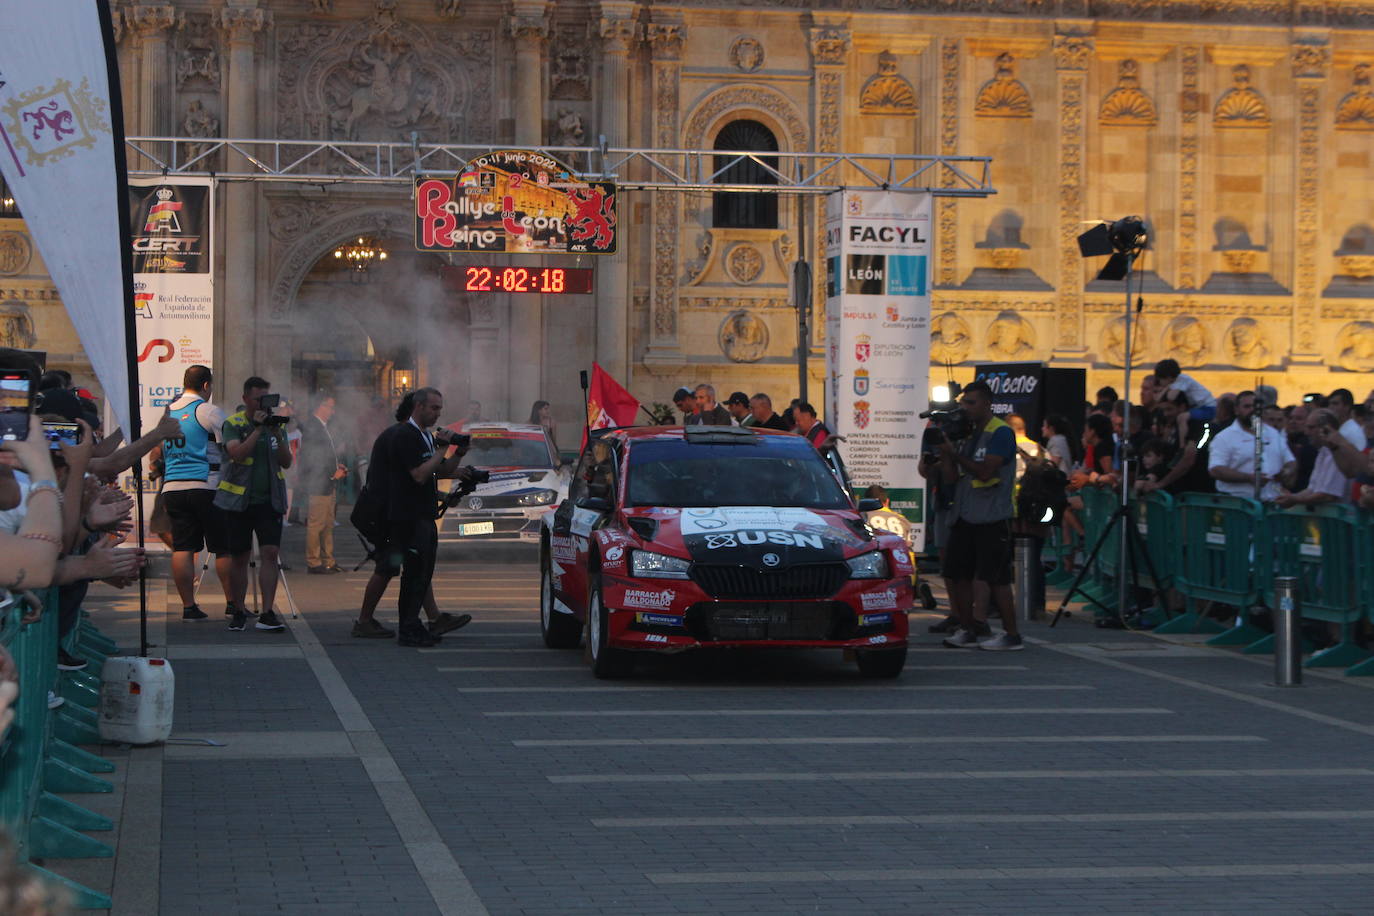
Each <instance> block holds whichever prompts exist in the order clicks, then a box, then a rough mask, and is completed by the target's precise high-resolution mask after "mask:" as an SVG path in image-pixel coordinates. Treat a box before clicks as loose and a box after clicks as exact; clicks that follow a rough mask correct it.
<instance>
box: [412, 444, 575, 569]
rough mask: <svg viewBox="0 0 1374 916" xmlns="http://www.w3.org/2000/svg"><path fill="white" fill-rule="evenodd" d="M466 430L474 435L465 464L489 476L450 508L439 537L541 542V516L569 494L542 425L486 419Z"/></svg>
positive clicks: (568, 470) (566, 473)
mask: <svg viewBox="0 0 1374 916" xmlns="http://www.w3.org/2000/svg"><path fill="white" fill-rule="evenodd" d="M463 433H464V434H466V435H469V436H471V437H472V443H471V445H470V447H469V449H468V453H467V455H466V456H465V457H464V458H463V464H465V465H472V466H473V467H475V468H478V469H479V470H483V471H486V472H487V473H488V474H490V475H491V479H490V480H489V481H487V482H486V483H480V484H478V485H477V488H476V489H475V490H473V491H472V492H471V493H467V494H465V495H463V496H460V497H458V499H457V501H456V503H455V504H453V505H451V506H450V507H449V509H448V511H447V512H445V513H444V516H443V518H442V519H440V521H439V539H440V540H442V541H530V542H531V543H538V541H539V532H540V525H541V524H542V519H543V517H544V515H545V513H548V512H551V511H553V509H554V508H555V507H556V506H557V505H558V504H559V503H560V502H562V501H563V499H564V498H565V497H566V496H567V495H568V479H569V477H570V476H571V468H569V467H566V466H563V465H562V463H561V462H560V461H559V458H558V451H557V449H555V448H554V444H553V442H552V441H551V440H550V439H549V436H548V433H547V432H546V431H545V429H544V427H542V426H538V425H535V424H532V423H492V422H487V421H482V422H480V423H475V424H473V425H471V426H467V427H465V428H464V429H463ZM457 485H458V484H457V481H455V482H454V484H453V488H456V487H457ZM453 488H450V489H451V490H452V489H453Z"/></svg>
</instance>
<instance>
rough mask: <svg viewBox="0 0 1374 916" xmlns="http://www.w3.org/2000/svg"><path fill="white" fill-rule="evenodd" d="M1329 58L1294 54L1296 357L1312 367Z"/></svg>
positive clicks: (1323, 50)
mask: <svg viewBox="0 0 1374 916" xmlns="http://www.w3.org/2000/svg"><path fill="white" fill-rule="evenodd" d="M1329 56H1330V48H1328V47H1327V46H1325V45H1311V44H1299V45H1296V46H1295V47H1294V49H1293V81H1294V83H1296V84H1297V102H1298V105H1297V109H1298V112H1297V114H1298V117H1297V121H1298V131H1297V134H1298V135H1297V149H1296V150H1295V152H1296V156H1295V159H1296V160H1297V163H1296V164H1297V169H1296V171H1297V179H1298V182H1297V184H1298V187H1297V194H1296V200H1295V204H1296V214H1295V215H1296V220H1295V222H1296V223H1297V227H1296V228H1297V231H1296V233H1295V234H1294V238H1293V248H1294V250H1295V251H1296V252H1297V259H1296V264H1295V265H1294V266H1295V268H1296V269H1295V270H1294V272H1293V332H1294V333H1293V337H1294V344H1295V346H1294V347H1293V351H1294V355H1295V356H1297V357H1299V358H1301V359H1304V360H1313V361H1315V359H1316V357H1317V355H1318V353H1319V350H1318V345H1317V335H1316V328H1317V313H1318V310H1319V301H1318V299H1319V293H1318V285H1319V279H1318V276H1317V246H1318V239H1319V238H1320V237H1321V234H1322V207H1321V197H1322V194H1321V140H1322V127H1323V125H1322V107H1323V106H1322V92H1323V87H1322V84H1323V82H1324V81H1325V78H1326V65H1327V61H1328V59H1329Z"/></svg>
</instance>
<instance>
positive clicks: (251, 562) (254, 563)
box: [194, 534, 367, 618]
mask: <svg viewBox="0 0 1374 916" xmlns="http://www.w3.org/2000/svg"><path fill="white" fill-rule="evenodd" d="M259 553H260V551H259V548H258V537H257V535H256V534H255V535H253V552H252V553H251V554H249V557H248V581H249V583H250V584H251V587H252V589H253V605H252V607H253V609H252V610H251V611H249V613H251V614H252V615H253V616H254V617H256V616H258V554H259ZM363 562H367V561H366V560H364V561H363ZM358 565H359V566H361V565H362V563H359V564H358ZM209 569H210V551H208V550H207V551H205V559H204V560H202V561H201V563H200V575H199V576H196V587H195V592H194V594H195V596H196V597H199V596H200V584H201V583H202V582H204V581H205V576H206V574H207V573H208V572H209ZM355 569H356V567H355ZM277 580H278V581H279V582H281V588H282V592H283V593H284V594H285V595H286V606H287V607H288V608H290V609H291V616H292V617H293V618H299V617H300V616H301V615H300V611H299V610H298V609H297V607H296V599H295V597H294V596H293V595H292V594H291V584H290V583H289V582H287V581H286V570H285V569H284V568H283V567H282V565H281V554H280V553H278V554H277Z"/></svg>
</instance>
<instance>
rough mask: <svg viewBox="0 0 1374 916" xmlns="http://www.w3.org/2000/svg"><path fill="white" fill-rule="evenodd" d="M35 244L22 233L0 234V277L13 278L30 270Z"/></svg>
mask: <svg viewBox="0 0 1374 916" xmlns="http://www.w3.org/2000/svg"><path fill="white" fill-rule="evenodd" d="M32 260H33V243H32V242H30V241H29V237H28V236H27V235H25V234H24V233H22V232H0V277H13V276H15V275H17V274H22V273H23V272H24V271H25V270H27V269H28V266H29V262H30V261H32Z"/></svg>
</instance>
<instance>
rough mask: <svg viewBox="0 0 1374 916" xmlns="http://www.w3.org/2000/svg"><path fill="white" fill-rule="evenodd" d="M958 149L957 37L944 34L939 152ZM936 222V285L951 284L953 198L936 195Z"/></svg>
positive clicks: (955, 276) (955, 244)
mask: <svg viewBox="0 0 1374 916" xmlns="http://www.w3.org/2000/svg"><path fill="white" fill-rule="evenodd" d="M958 149H959V39H957V38H946V39H944V40H943V41H941V42H940V154H941V155H943V156H953V155H956V154H957V151H958ZM940 183H941V184H942V185H944V186H945V187H952V186H953V184H954V175H953V173H952V172H951V171H950V170H949V169H944V170H942V171H941V173H940ZM935 207H936V210H935V212H936V223H937V225H938V227H939V233H940V234H939V240H940V261H939V281H938V282H939V285H940V286H953V285H954V284H955V283H957V282H959V211H958V208H957V205H956V203H955V201H954V200H953V199H951V198H948V197H941V198H937V199H936V201H935Z"/></svg>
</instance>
